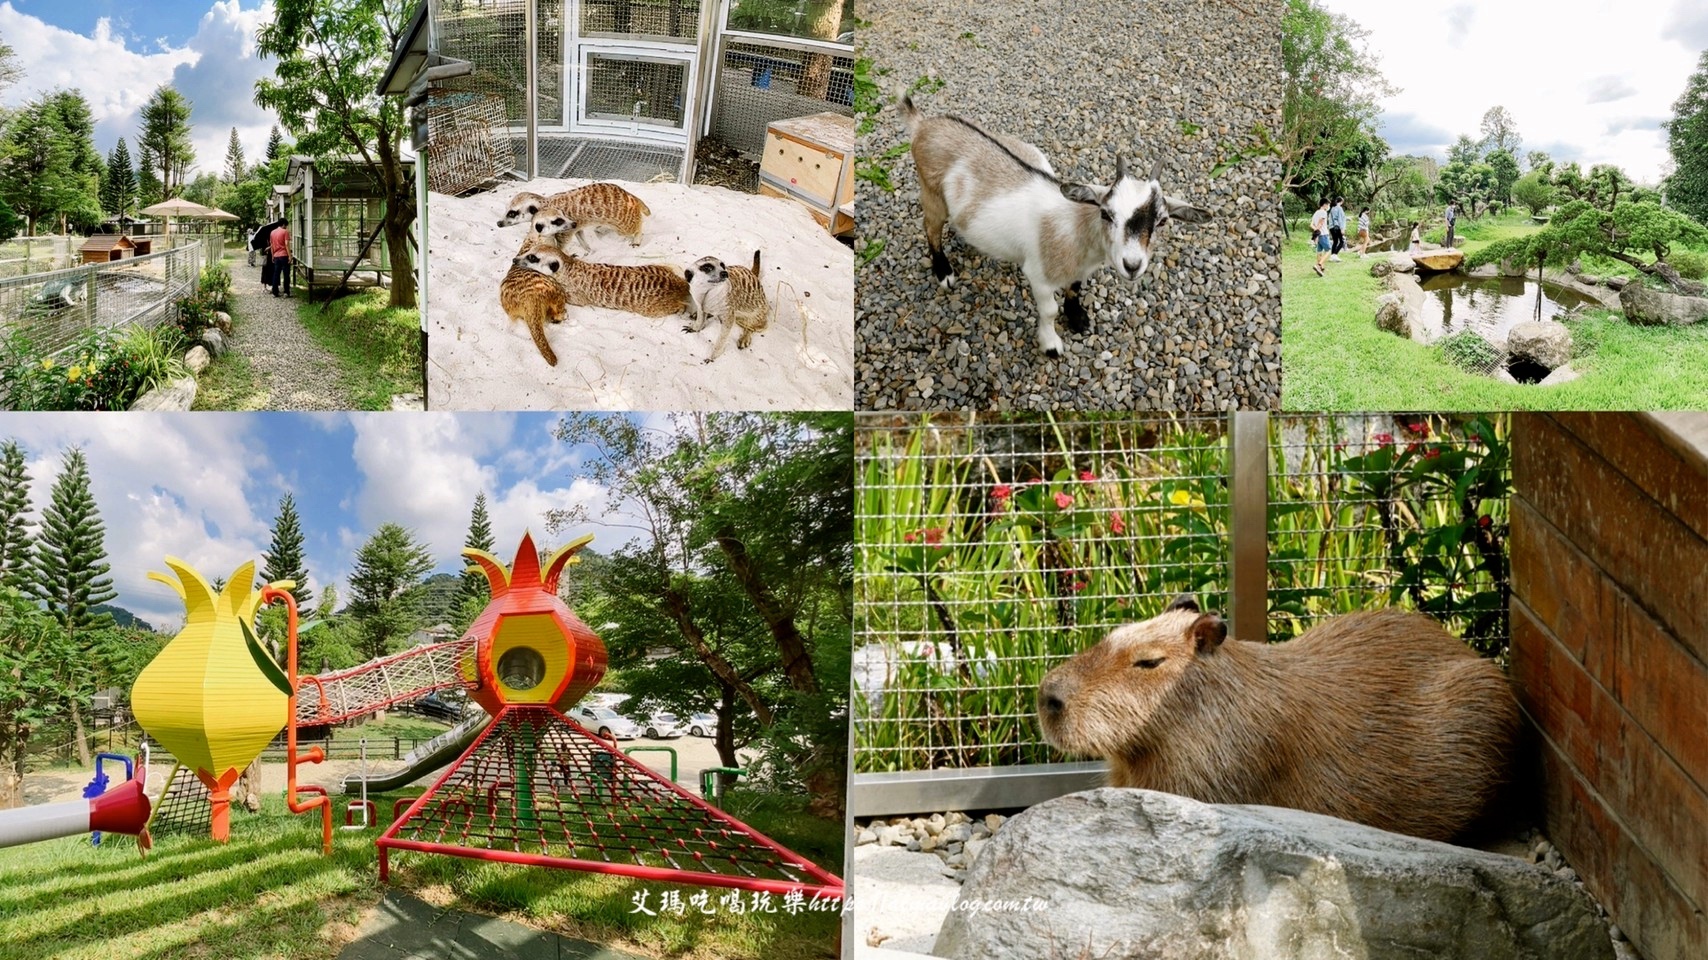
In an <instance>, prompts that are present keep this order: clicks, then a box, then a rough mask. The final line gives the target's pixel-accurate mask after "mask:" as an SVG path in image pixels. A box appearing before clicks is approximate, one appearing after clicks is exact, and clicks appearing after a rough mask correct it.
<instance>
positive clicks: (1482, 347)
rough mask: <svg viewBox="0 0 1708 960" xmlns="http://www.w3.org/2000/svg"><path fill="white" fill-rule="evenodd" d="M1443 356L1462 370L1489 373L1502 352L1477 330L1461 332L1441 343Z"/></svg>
mask: <svg viewBox="0 0 1708 960" xmlns="http://www.w3.org/2000/svg"><path fill="white" fill-rule="evenodd" d="M1440 347H1441V355H1442V356H1443V357H1445V358H1446V359H1447V361H1448V362H1449V363H1451V364H1453V365H1454V366H1456V367H1458V368H1459V369H1461V370H1470V371H1473V372H1476V373H1487V372H1488V370H1489V367H1490V366H1491V365H1492V364H1493V363H1494V362H1495V360H1497V359H1499V357H1500V352H1499V351H1497V350H1496V349H1495V348H1494V345H1493V344H1490V343H1489V342H1488V341H1487V340H1484V339H1483V337H1482V335H1481V334H1479V333H1477V332H1476V331H1475V330H1461V331H1459V332H1458V333H1455V334H1453V335H1452V336H1450V337H1446V338H1444V339H1443V340H1442V341H1441V343H1440Z"/></svg>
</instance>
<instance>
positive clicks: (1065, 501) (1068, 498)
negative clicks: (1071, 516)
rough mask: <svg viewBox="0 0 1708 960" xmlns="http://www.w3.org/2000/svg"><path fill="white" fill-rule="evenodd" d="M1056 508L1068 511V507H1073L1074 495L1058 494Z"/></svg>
mask: <svg viewBox="0 0 1708 960" xmlns="http://www.w3.org/2000/svg"><path fill="white" fill-rule="evenodd" d="M1056 506H1058V507H1060V508H1062V509H1063V510H1066V509H1067V508H1068V507H1071V506H1073V494H1071V493H1058V494H1056Z"/></svg>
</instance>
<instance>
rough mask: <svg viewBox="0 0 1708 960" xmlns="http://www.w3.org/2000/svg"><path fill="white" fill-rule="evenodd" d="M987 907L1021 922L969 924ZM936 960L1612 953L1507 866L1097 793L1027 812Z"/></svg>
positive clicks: (1271, 811) (1286, 815)
mask: <svg viewBox="0 0 1708 960" xmlns="http://www.w3.org/2000/svg"><path fill="white" fill-rule="evenodd" d="M995 903H1005V904H1016V905H1018V906H1016V907H1014V908H1011V909H1009V910H1006V911H996V910H988V909H987V910H984V911H982V912H981V911H979V910H978V909H977V908H978V907H981V906H985V907H988V905H990V904H995ZM1034 905H1035V906H1034ZM932 953H933V954H935V955H936V956H939V957H945V958H951V960H988V958H991V957H1055V956H1060V957H1078V956H1090V957H1102V956H1122V957H1156V958H1181V960H1185V958H1191V960H1235V958H1242V960H1243V958H1249V957H1263V958H1265V960H1316V958H1323V957H1368V958H1372V960H1374V958H1379V957H1400V956H1405V957H1452V958H1471V957H1476V958H1482V960H1612V958H1613V946H1612V943H1611V942H1610V941H1609V939H1608V935H1607V930H1606V928H1605V927H1603V926H1602V924H1601V922H1600V921H1599V920H1598V919H1597V917H1596V912H1595V905H1594V902H1593V901H1592V900H1591V899H1590V898H1589V896H1588V895H1587V894H1586V893H1585V892H1584V891H1583V890H1582V889H1581V888H1579V887H1577V886H1576V885H1574V884H1572V883H1571V882H1569V881H1568V880H1566V879H1563V878H1562V877H1560V876H1558V875H1556V874H1555V873H1554V871H1553V870H1550V869H1548V868H1545V867H1542V866H1537V865H1534V864H1530V863H1527V862H1525V861H1523V860H1520V859H1518V858H1516V857H1509V856H1504V855H1502V854H1496V853H1485V852H1482V851H1477V850H1468V849H1465V848H1462V847H1455V846H1452V845H1450V844H1445V843H1436V842H1433V841H1428V840H1417V839H1413V838H1411V837H1405V836H1401V835H1399V834H1394V833H1387V832H1384V831H1381V830H1376V829H1373V828H1371V827H1366V826H1362V825H1360V824H1355V823H1349V822H1347V821H1345V820H1338V819H1335V818H1333V817H1325V816H1321V815H1319V814H1314V813H1305V812H1302V811H1298V810H1286V809H1282V808H1279V807H1260V806H1233V805H1212V804H1205V803H1199V802H1197V801H1195V800H1189V799H1186V798H1184V797H1177V796H1171V795H1169V794H1163V793H1154V792H1151V791H1147V790H1119V789H1112V788H1104V789H1100V790H1090V791H1086V792H1084V793H1075V794H1070V795H1068V796H1065V797H1061V798H1058V799H1055V800H1051V801H1048V802H1046V803H1042V804H1039V805H1037V806H1035V807H1032V808H1031V809H1029V810H1027V811H1026V812H1025V813H1022V814H1020V815H1019V816H1017V817H1015V818H1014V819H1013V820H1012V821H1010V822H1009V824H1008V825H1007V826H1006V827H1004V828H1003V830H1002V831H1001V832H1000V833H998V834H997V835H996V836H995V837H994V838H992V839H991V841H990V843H989V845H988V846H986V848H985V850H984V853H983V854H981V855H980V857H979V859H978V862H976V863H974V864H973V866H972V869H971V870H970V871H969V873H968V875H967V881H966V884H965V885H964V886H963V887H962V889H961V894H960V898H959V900H958V901H957V903H956V909H955V910H952V911H951V912H950V913H949V915H948V918H947V919H946V920H945V921H944V923H943V927H942V930H941V931H940V932H939V933H938V935H937V941H936V945H935V948H934V949H933V950H932Z"/></svg>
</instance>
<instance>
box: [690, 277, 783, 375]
mask: <svg viewBox="0 0 1708 960" xmlns="http://www.w3.org/2000/svg"><path fill="white" fill-rule="evenodd" d="M684 273H685V275H686V276H687V278H688V291H689V296H690V297H691V298H692V299H693V302H694V320H693V321H692V322H691V323H689V324H688V325H687V326H684V327H683V328H682V329H683V330H685V331H687V332H689V333H699V332H700V331H701V330H704V329H706V321H707V320H709V319H715V320H717V321H718V322H719V323H721V324H723V332H722V333H719V334H718V342H717V345H716V346H714V347H713V348H712V355H711V356H709V357H707V358H706V361H705V362H707V363H711V362H712V361H713V360H716V359H717V358H718V357H719V356H720V355H721V354H722V353H723V352H724V344H725V343H727V342H728V341H729V334H730V330H731V329H733V328H734V327H737V326H739V327H741V336H740V337H739V338H738V339H737V340H736V342H735V348H736V349H737V350H746V349H747V345H748V344H750V343H752V342H753V335H754V334H756V333H758V332H760V331H761V330H764V329H765V325H766V324H767V323H768V322H769V319H770V312H771V305H770V303H769V302H768V301H767V300H766V299H765V284H764V282H763V281H761V280H760V279H759V251H758V250H755V251H753V269H751V270H749V269H747V268H746V267H726V266H725V265H724V262H723V261H722V260H719V259H718V258H717V257H701V258H700V259H699V260H696V261H695V262H694V266H693V267H692V268H690V269H689V270H687V271H685V272H684Z"/></svg>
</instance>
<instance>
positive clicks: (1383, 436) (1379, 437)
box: [1370, 433, 1394, 447]
mask: <svg viewBox="0 0 1708 960" xmlns="http://www.w3.org/2000/svg"><path fill="white" fill-rule="evenodd" d="M1370 439H1371V440H1374V441H1376V445H1377V446H1379V447H1391V446H1393V445H1394V435H1393V434H1391V433H1378V434H1376V435H1375V436H1373V437H1371V438H1370Z"/></svg>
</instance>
